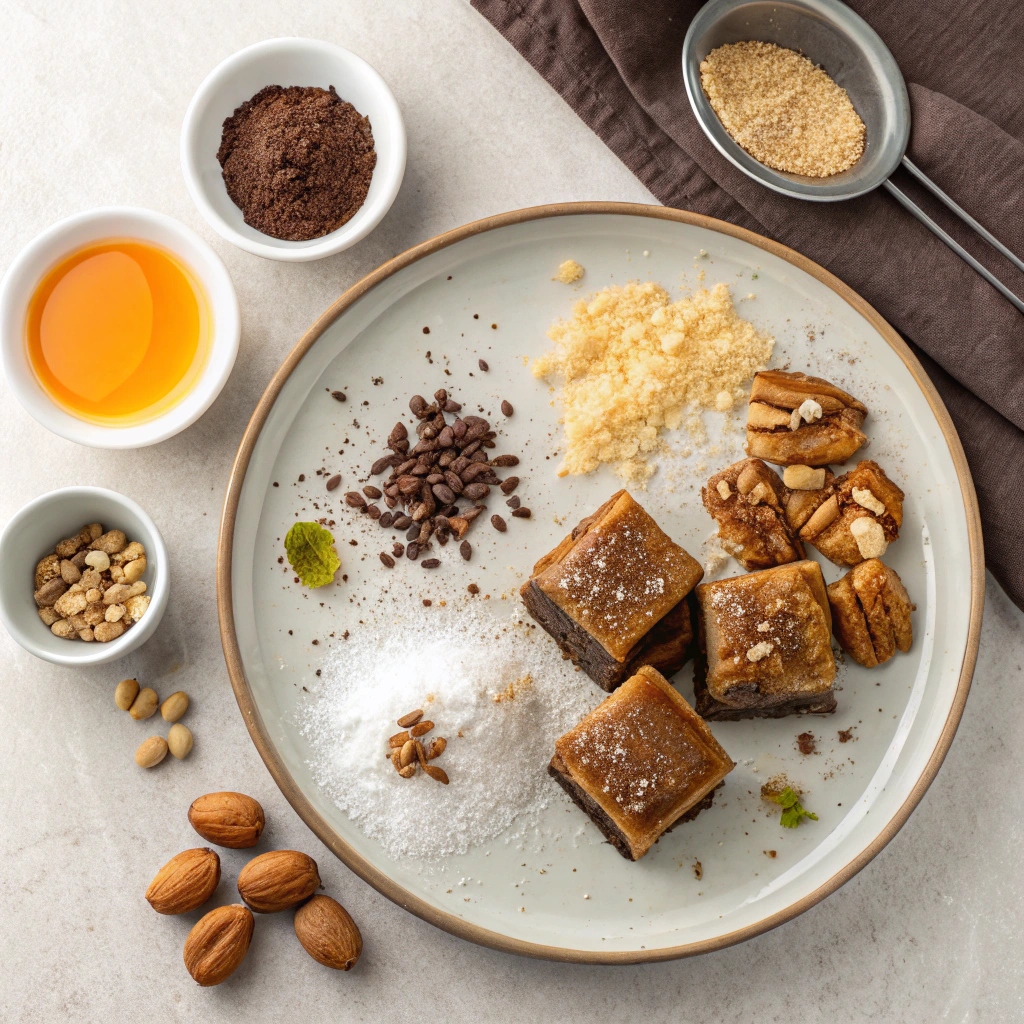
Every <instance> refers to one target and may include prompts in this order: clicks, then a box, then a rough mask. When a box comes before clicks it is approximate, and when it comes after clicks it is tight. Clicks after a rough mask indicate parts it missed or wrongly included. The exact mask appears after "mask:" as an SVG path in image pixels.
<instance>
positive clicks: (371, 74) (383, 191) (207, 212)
mask: <svg viewBox="0 0 1024 1024" xmlns="http://www.w3.org/2000/svg"><path fill="white" fill-rule="evenodd" d="M267 85H280V86H290V85H299V86H318V87H319V88H321V89H326V88H327V87H328V86H331V85H333V86H334V88H335V89H336V90H337V92H338V95H339V96H340V97H341V98H342V99H343V100H347V101H348V102H349V103H351V104H352V105H353V106H354V107H355V108H356V110H358V111H359V113H360V114H362V115H363V116H365V117H368V118H369V119H370V127H371V128H372V130H373V145H374V148H375V150H376V151H377V166H376V167H375V168H374V171H373V180H372V182H371V184H370V191H369V194H368V195H367V197H366V202H365V203H363V205H362V207H360V209H359V210H358V212H357V213H356V214H355V216H353V217H352V219H351V220H350V221H349V222H348V223H347V224H343V225H342V226H341V227H340V228H338V230H337V231H332V232H331V233H330V234H329V235H324V236H323V237H322V238H314V239H310V240H309V241H306V242H288V241H284V240H283V239H280V238H272V237H271V236H270V235H265V234H263V232H261V231H257V230H256V229H255V228H252V227H250V226H249V225H248V224H246V223H245V221H244V220H243V218H242V211H241V210H240V209H239V208H238V207H237V206H235V204H234V203H233V202H232V201H231V199H230V197H229V196H228V193H227V189H226V188H225V187H224V179H223V177H222V175H221V168H220V164H219V163H218V162H217V150H218V149H219V148H220V139H221V131H222V128H223V124H224V121H225V119H226V118H228V117H230V116H231V115H232V114H233V113H234V112H235V110H236V109H237V108H238V107H239V106H241V105H242V103H244V102H245V101H246V100H248V99H251V98H252V97H253V96H255V95H256V93H258V92H259V91H260V89H262V88H263V87H264V86H267ZM405 154H406V141H405V124H404V122H403V121H402V113H401V111H400V110H399V109H398V103H397V102H396V101H395V97H394V96H393V95H392V93H391V90H390V89H389V88H388V86H387V83H386V82H385V81H384V79H383V78H381V77H380V75H378V74H377V72H376V71H374V69H373V68H372V67H370V65H369V64H367V63H366V61H364V60H363V59H362V58H361V57H357V56H356V55H355V54H354V53H350V52H349V51H348V50H345V49H342V47H340V46H334V45H333V44H332V43H325V42H321V41H320V40H316V39H291V38H289V39H267V40H265V41H264V42H262V43H255V44H254V45H252V46H249V47H246V49H244V50H239V51H238V53H235V54H232V56H230V57H228V58H227V60H225V61H223V62H222V63H220V64H218V65H217V67H215V68H214V69H213V71H211V72H210V74H209V75H207V76H206V79H205V80H204V81H203V83H202V85H200V86H199V89H198V90H197V92H196V94H195V96H193V97H192V102H191V103H190V104H189V107H188V111H187V112H186V114H185V122H184V124H183V125H182V128H181V169H182V173H183V174H184V175H185V184H186V185H187V186H188V191H189V194H190V195H191V196H192V199H193V201H194V202H195V204H196V206H197V207H199V212H200V213H201V214H202V215H203V217H204V218H205V219H206V222H207V223H208V224H209V225H210V227H212V228H213V230H214V231H216V232H217V233H218V234H219V235H220V236H221V237H222V238H226V239H227V240H228V241H229V242H231V243H233V244H234V245H237V246H238V247H239V248H241V249H245V250H246V251H247V252H251V253H254V254H255V255H256V256H264V257H266V258H267V259H272V260H286V261H288V262H292V263H301V262H304V261H306V260H318V259H320V258H321V257H323V256H331V255H333V254H334V253H336V252H341V251H342V249H347V248H349V246H352V245H355V243H356V242H358V241H359V240H360V239H362V238H365V237H366V236H367V235H368V234H369V233H370V232H371V231H372V230H373V229H374V228H375V227H376V226H377V225H378V224H379V223H380V222H381V220H383V218H384V215H385V214H386V213H387V212H388V210H389V209H390V208H391V204H392V203H393V202H394V200H395V196H397V195H398V190H399V188H400V187H401V184H402V177H403V176H404V174H405Z"/></svg>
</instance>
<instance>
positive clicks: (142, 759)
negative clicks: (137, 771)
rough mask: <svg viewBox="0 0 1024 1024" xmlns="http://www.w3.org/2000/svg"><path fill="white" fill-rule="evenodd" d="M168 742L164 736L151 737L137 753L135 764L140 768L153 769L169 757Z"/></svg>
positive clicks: (140, 745)
mask: <svg viewBox="0 0 1024 1024" xmlns="http://www.w3.org/2000/svg"><path fill="white" fill-rule="evenodd" d="M167 749H168V748H167V740H165V739H164V738H163V736H150V737H149V739H145V740H143V741H142V742H141V743H140V744H139V749H138V750H136V751H135V763H136V764H137V765H138V766H139V767H140V768H153V767H155V766H156V765H158V764H159V763H160V762H161V761H162V760H163V759H164V758H165V757H166V756H167Z"/></svg>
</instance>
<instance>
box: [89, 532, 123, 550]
mask: <svg viewBox="0 0 1024 1024" xmlns="http://www.w3.org/2000/svg"><path fill="white" fill-rule="evenodd" d="M127 543H128V538H127V537H126V536H125V535H124V531H123V530H107V532H106V533H104V534H103V535H102V536H100V537H97V538H96V539H95V540H94V541H92V543H90V544H89V547H90V548H91V549H92V550H93V551H102V552H103V553H104V554H106V555H115V554H117V552H118V551H123V550H124V548H125V545H126V544H127Z"/></svg>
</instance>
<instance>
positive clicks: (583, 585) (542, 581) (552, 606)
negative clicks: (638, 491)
mask: <svg viewBox="0 0 1024 1024" xmlns="http://www.w3.org/2000/svg"><path fill="white" fill-rule="evenodd" d="M703 575H704V570H703V569H702V568H701V567H700V563H699V562H697V560H696V559H694V558H691V557H690V555H688V554H687V553H686V552H685V551H684V550H683V549H682V548H681V547H680V546H679V545H678V544H676V543H674V542H673V541H672V540H671V539H670V538H669V537H668V536H666V534H665V533H664V532H662V530H661V529H660V527H659V526H658V524H657V523H656V522H655V521H654V520H653V519H652V518H651V517H650V516H649V515H648V514H647V513H646V512H645V511H644V509H643V508H642V507H641V506H640V505H638V504H637V503H636V502H635V501H634V500H633V499H632V497H630V495H629V494H627V493H626V491H619V492H618V493H616V494H613V495H612V497H611V498H609V500H608V501H606V502H605V503H604V504H603V505H602V506H601V507H600V508H599V509H598V510H597V511H596V512H595V513H594V514H593V515H592V516H588V517H587V518H586V519H583V520H581V521H580V523H579V524H578V525H577V526H576V528H575V529H574V530H573V531H572V533H571V534H570V535H569V536H568V537H566V538H565V539H564V540H563V541H562V543H561V544H559V545H558V547H556V548H555V549H554V550H553V551H551V552H550V553H549V554H547V555H545V556H544V557H543V558H542V559H541V560H540V561H539V562H538V563H537V564H536V565H535V566H534V567H533V575H532V576H531V577H530V579H529V580H528V581H527V582H526V583H525V584H524V585H523V587H522V589H521V590H520V594H521V595H522V598H523V603H524V604H525V605H526V610H527V611H528V612H529V613H530V615H532V616H533V618H534V619H536V620H537V622H538V623H539V624H540V625H541V626H543V628H544V629H545V630H547V632H548V633H550V634H551V636H552V637H553V638H554V640H555V642H556V643H557V644H558V646H559V647H560V648H561V650H562V652H563V653H564V654H565V655H566V656H567V657H569V658H571V659H572V661H573V662H574V663H575V664H577V665H579V667H580V668H581V669H583V671H584V672H586V673H587V675H588V676H590V678H591V679H593V680H594V682H595V683H597V684H598V686H600V687H601V688H602V689H605V690H608V691H611V690H614V689H615V687H616V686H618V685H619V684H620V683H621V682H622V681H623V680H624V679H628V678H629V677H630V676H631V675H633V673H634V672H636V670H637V669H638V668H639V667H640V666H641V665H653V666H654V667H655V668H656V669H658V670H660V671H662V672H664V673H665V674H666V675H672V673H674V672H677V671H678V670H679V669H680V668H682V666H683V665H684V663H685V662H686V660H687V658H688V657H689V656H690V649H691V645H692V642H693V627H692V625H691V622H690V611H689V608H688V606H687V604H686V601H685V598H686V596H687V594H689V593H690V591H692V590H693V588H694V586H696V584H697V583H698V582H699V581H700V578H701V577H702V576H703Z"/></svg>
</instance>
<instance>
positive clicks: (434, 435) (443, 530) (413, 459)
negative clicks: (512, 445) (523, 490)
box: [328, 388, 530, 569]
mask: <svg viewBox="0 0 1024 1024" xmlns="http://www.w3.org/2000/svg"><path fill="white" fill-rule="evenodd" d="M409 408H410V409H411V410H412V413H413V415H414V416H415V417H416V418H417V419H418V420H419V423H418V424H417V425H416V434H417V435H418V437H419V440H418V441H417V442H416V443H415V444H414V445H413V444H412V443H411V441H410V438H409V431H408V430H407V429H406V426H405V424H404V423H402V422H401V421H399V422H398V423H396V424H395V426H394V429H393V430H392V431H391V433H390V435H389V436H388V443H387V447H388V448H390V449H391V454H390V455H383V456H381V458H379V459H378V460H377V461H376V462H375V463H374V464H373V466H372V467H371V469H370V472H371V474H373V475H374V476H380V475H381V474H383V473H387V472H388V470H390V475H389V476H388V478H387V480H385V481H384V484H383V488H384V489H383V491H381V490H380V488H377V487H373V486H366V487H364V488H363V490H362V493H360V492H359V491H349V492H348V493H347V494H346V495H345V503H346V504H347V505H349V506H350V507H352V508H354V509H359V510H360V511H362V512H363V513H364V514H365V515H368V516H370V518H371V519H376V520H377V522H378V523H379V524H380V525H381V526H382V527H385V528H387V527H393V528H394V529H396V530H404V531H406V534H405V539H406V542H407V543H406V544H403V543H402V542H401V541H397V540H396V541H395V542H394V545H393V547H392V549H391V553H390V554H389V553H388V552H387V551H382V552H381V553H380V560H381V562H382V563H383V564H384V565H385V566H387V568H389V569H393V568H394V567H395V559H396V558H401V557H402V556H403V555H405V556H406V557H407V558H410V559H412V560H413V561H415V560H416V559H418V558H419V557H420V555H421V554H423V553H424V552H427V551H429V550H430V548H431V541H432V539H436V540H437V543H438V544H439V545H440V546H441V547H444V545H445V544H447V543H448V541H449V540H451V539H455V540H458V541H461V543H460V545H459V553H460V554H461V555H462V557H463V558H465V559H466V560H467V561H468V560H469V559H470V558H471V557H472V555H473V548H472V545H471V544H470V543H469V541H468V540H466V539H465V538H466V534H467V533H468V532H469V529H470V526H471V525H472V523H473V521H474V520H475V519H476V518H477V517H478V516H479V515H480V513H481V512H484V511H485V510H486V508H487V506H486V505H485V504H484V501H486V499H487V497H488V496H489V495H490V493H491V488H492V487H498V488H499V489H500V490H501V492H502V494H504V495H511V494H512V492H513V491H514V490H515V489H516V487H518V486H519V477H517V476H507V477H505V479H504V480H502V479H500V478H499V477H498V474H497V473H496V472H495V470H496V469H505V468H509V467H512V466H517V465H519V459H518V457H517V456H515V455H498V456H496V457H495V458H490V457H489V452H490V450H492V449H493V448H494V447H495V440H494V439H495V437H497V434H496V433H495V432H494V431H493V430H491V425H490V423H488V422H487V420H485V419H483V417H481V416H459V415H458V413H459V412H460V410H461V409H462V406H461V405H460V404H459V403H458V402H455V401H452V399H450V398H449V397H448V392H447V391H445V390H444V388H441V390H439V391H435V392H434V401H433V402H431V403H430V404H428V403H427V400H426V399H425V398H424V397H423V396H422V395H413V396H412V398H411V399H409ZM446 412H447V413H453V414H455V419H454V421H453V422H451V423H449V422H447V420H446V419H445V413H446ZM502 412H503V413H504V414H505V415H506V416H511V415H512V406H511V405H510V404H509V403H508V402H502ZM328 486H330V485H329V484H328ZM367 498H370V499H371V502H369V503H368V502H367V500H366V499H367ZM377 498H383V499H384V504H385V505H387V507H388V511H387V512H382V511H381V508H380V506H379V505H377V504H376V503H375V502H374V501H373V499H377ZM460 502H462V503H463V504H460ZM505 504H506V505H508V506H509V508H511V510H512V515H513V516H514V517H515V518H517V519H529V518H530V510H529V509H528V508H525V507H524V506H522V505H521V503H520V501H519V498H517V497H515V496H514V495H513V496H512V497H509V498H507V500H506V502H505ZM491 525H492V526H493V527H494V528H495V529H496V530H498V531H500V532H501V533H504V532H505V530H506V529H508V526H507V524H506V523H505V520H504V519H502V517H501V516H499V515H497V514H495V515H492V516H491ZM440 564H441V560H440V559H439V558H425V559H423V560H422V561H421V562H420V565H421V566H423V568H424V569H436V568H437V566H439V565H440Z"/></svg>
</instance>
